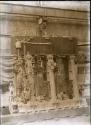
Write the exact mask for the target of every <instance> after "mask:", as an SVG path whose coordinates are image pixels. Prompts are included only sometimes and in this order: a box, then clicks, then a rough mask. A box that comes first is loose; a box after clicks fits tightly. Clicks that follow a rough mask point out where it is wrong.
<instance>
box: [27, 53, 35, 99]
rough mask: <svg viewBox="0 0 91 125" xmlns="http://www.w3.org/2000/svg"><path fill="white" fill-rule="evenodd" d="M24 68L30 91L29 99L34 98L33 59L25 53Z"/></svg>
mask: <svg viewBox="0 0 91 125" xmlns="http://www.w3.org/2000/svg"><path fill="white" fill-rule="evenodd" d="M25 70H26V74H27V77H28V80H29V88H30V91H31V95H30V96H31V100H35V89H34V88H35V87H34V60H33V57H32V56H31V55H30V54H29V52H28V53H27V55H26V57H25Z"/></svg>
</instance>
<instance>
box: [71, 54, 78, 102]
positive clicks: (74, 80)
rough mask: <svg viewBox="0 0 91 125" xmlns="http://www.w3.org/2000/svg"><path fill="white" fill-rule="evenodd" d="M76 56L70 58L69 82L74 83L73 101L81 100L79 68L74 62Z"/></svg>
mask: <svg viewBox="0 0 91 125" xmlns="http://www.w3.org/2000/svg"><path fill="white" fill-rule="evenodd" d="M74 59H75V56H70V60H69V80H72V83H73V99H76V100H79V91H78V83H77V67H76V64H75V62H74Z"/></svg>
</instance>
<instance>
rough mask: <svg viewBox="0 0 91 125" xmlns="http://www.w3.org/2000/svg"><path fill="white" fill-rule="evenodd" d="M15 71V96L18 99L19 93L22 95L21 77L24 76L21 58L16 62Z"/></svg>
mask: <svg viewBox="0 0 91 125" xmlns="http://www.w3.org/2000/svg"><path fill="white" fill-rule="evenodd" d="M16 71H17V77H16V81H17V83H16V95H17V96H18V97H21V93H22V89H23V76H24V70H23V60H22V58H19V59H18V60H17V64H16Z"/></svg>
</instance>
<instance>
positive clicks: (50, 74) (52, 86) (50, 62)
mask: <svg viewBox="0 0 91 125" xmlns="http://www.w3.org/2000/svg"><path fill="white" fill-rule="evenodd" d="M47 59H48V62H47V72H48V77H49V82H50V89H51V101H52V102H55V101H56V87H55V80H54V68H55V65H56V64H55V63H54V61H53V56H52V55H48V56H47Z"/></svg>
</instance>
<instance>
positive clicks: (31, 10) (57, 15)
mask: <svg viewBox="0 0 91 125" xmlns="http://www.w3.org/2000/svg"><path fill="white" fill-rule="evenodd" d="M0 6H1V9H0V15H1V17H2V18H5V17H6V18H7V19H12V20H32V21H34V20H36V18H38V17H39V16H46V17H47V20H48V21H49V22H51V21H52V22H62V23H76V24H78V23H79V24H88V20H89V12H86V11H72V10H63V9H50V8H41V7H27V6H24V7H23V6H19V5H0ZM64 21H65V22H64Z"/></svg>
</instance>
